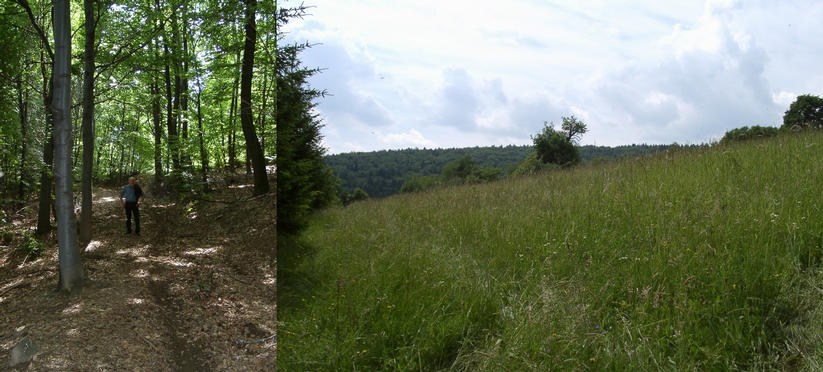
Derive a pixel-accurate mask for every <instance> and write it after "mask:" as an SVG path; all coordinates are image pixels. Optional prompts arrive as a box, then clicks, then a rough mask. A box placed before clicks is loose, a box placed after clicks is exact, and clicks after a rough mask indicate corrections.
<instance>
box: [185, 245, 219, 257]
mask: <svg viewBox="0 0 823 372" xmlns="http://www.w3.org/2000/svg"><path fill="white" fill-rule="evenodd" d="M218 248H219V247H210V248H197V249H192V250H190V251H186V252H184V253H183V254H184V255H186V256H209V255H211V254H212V253H215V252H217V250H218Z"/></svg>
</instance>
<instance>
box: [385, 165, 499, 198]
mask: <svg viewBox="0 0 823 372" xmlns="http://www.w3.org/2000/svg"><path fill="white" fill-rule="evenodd" d="M502 174H503V171H501V170H500V169H499V168H495V167H481V166H479V165H477V163H475V161H474V159H472V158H471V157H469V156H464V157H461V158H459V159H457V160H454V161H451V162H449V163H447V164H446V165H444V166H443V168H442V169H441V170H440V174H439V175H436V174H435V175H428V176H420V175H416V174H413V175H411V176H410V177H409V178H407V179H406V181H405V182H403V185H402V186H401V187H400V192H401V193H407V192H417V191H423V190H429V189H432V188H435V187H439V186H443V185H462V184H469V183H483V182H490V181H494V180H497V179H500V176H501V175H502Z"/></svg>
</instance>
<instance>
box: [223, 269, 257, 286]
mask: <svg viewBox="0 0 823 372" xmlns="http://www.w3.org/2000/svg"><path fill="white" fill-rule="evenodd" d="M214 271H217V272H220V273H223V274H225V275H226V276H228V277H229V278H232V279H234V280H236V281H238V282H240V283H243V284H245V285H251V283H249V282H247V281H245V280H241V279H238V278H237V277H236V276H234V275H232V274H231V273H229V272H227V271H226V270H223V269H219V268H217V269H214Z"/></svg>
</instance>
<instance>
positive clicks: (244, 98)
mask: <svg viewBox="0 0 823 372" xmlns="http://www.w3.org/2000/svg"><path fill="white" fill-rule="evenodd" d="M256 8H257V0H246V27H245V28H246V43H245V45H244V46H243V70H242V73H241V80H242V81H241V82H240V123H241V124H242V126H243V137H245V140H246V157H247V158H251V163H252V168H253V169H254V194H255V195H261V194H265V193H267V192H269V177H268V175H267V174H266V162H265V159H264V158H263V152H262V151H261V149H260V142H258V141H257V133H256V132H255V130H254V117H252V112H251V83H252V75H253V70H254V48H255V44H256V42H257V26H256V25H255V19H254V18H255V14H256Z"/></svg>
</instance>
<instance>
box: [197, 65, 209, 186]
mask: <svg viewBox="0 0 823 372" xmlns="http://www.w3.org/2000/svg"><path fill="white" fill-rule="evenodd" d="M202 90H203V88H202V87H201V86H200V77H198V78H197V138H198V140H199V141H200V169H201V172H200V173H201V175H202V180H203V188H208V183H207V182H208V172H209V155H208V154H207V153H206V145H205V144H204V143H203V113H202V111H201V110H200V93H202Z"/></svg>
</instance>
